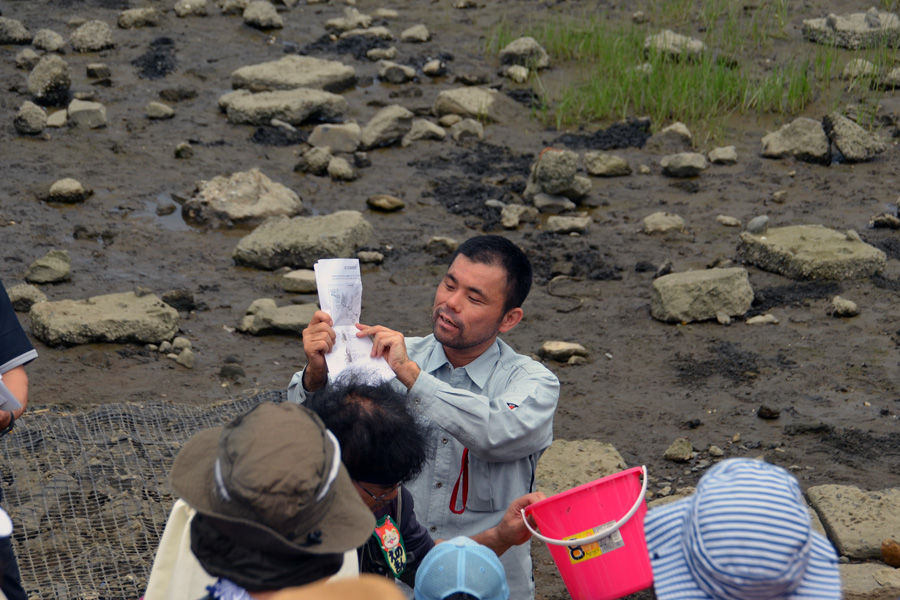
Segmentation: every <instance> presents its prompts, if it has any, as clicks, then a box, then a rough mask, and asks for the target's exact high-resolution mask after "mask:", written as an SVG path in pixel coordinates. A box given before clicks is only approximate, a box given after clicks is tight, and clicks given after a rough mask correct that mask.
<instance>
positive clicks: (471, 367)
mask: <svg viewBox="0 0 900 600" xmlns="http://www.w3.org/2000/svg"><path fill="white" fill-rule="evenodd" d="M499 359H500V344H499V343H498V341H497V340H496V339H495V340H494V343H493V344H491V345H490V346H489V347H488V349H487V350H485V351H484V352H482V353H481V356H479V357H478V358H476V359H475V360H473V361H472V362H470V363H469V364H467V365H466V366H464V367H460V369H462V370H463V371H464V372H465V373H466V375H468V376H469V379H471V380H472V383H474V384H475V385H477V386H478V388H479V389H482V390H483V389H484V386H485V385H487V382H488V378H489V377H490V376H491V373H492V372H493V370H494V367H495V366H496V365H497V361H498V360H499ZM444 365H447V367H448V368H449V369H450V370H451V371H453V370H454V369H453V365H451V364H450V360H449V359H448V358H447V354H446V353H445V352H444V346H443V345H442V344H435V345H434V351H433V352H432V353H431V355H430V356H429V357H428V360H426V361H425V364H424V365H423V368H424V369H425V372H426V373H429V374H434V372H435V371H437V370H438V369H440V368H441V367H443V366H444Z"/></svg>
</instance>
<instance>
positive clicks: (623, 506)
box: [523, 467, 653, 600]
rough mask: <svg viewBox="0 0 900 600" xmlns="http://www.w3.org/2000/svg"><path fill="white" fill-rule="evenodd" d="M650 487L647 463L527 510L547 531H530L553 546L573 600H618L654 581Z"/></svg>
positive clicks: (549, 499) (587, 484)
mask: <svg viewBox="0 0 900 600" xmlns="http://www.w3.org/2000/svg"><path fill="white" fill-rule="evenodd" d="M641 480H643V483H642V481H641ZM646 491H647V467H634V468H632V469H628V470H626V471H621V472H619V473H615V474H613V475H608V476H606V477H603V478H602V479H598V480H596V481H592V482H590V483H586V484H584V485H580V486H578V487H577V488H573V489H571V490H569V491H567V492H563V493H561V494H557V495H555V496H551V497H549V498H547V499H546V500H542V501H540V502H537V503H535V504H532V505H531V506H528V507H526V508H525V509H524V511H523V515H525V516H526V517H527V516H528V515H532V516H534V520H535V522H536V523H537V526H538V528H539V529H540V531H541V532H540V533H538V532H536V531H534V530H533V529H531V527H530V526H528V529H530V530H531V532H532V534H534V536H535V537H536V538H538V539H540V540H542V541H544V542H546V543H547V544H548V548H549V550H550V554H551V555H552V556H553V560H554V562H555V563H556V566H557V568H558V569H559V574H560V575H562V578H563V581H564V582H565V584H566V589H568V590H569V594H570V595H571V596H572V599H573V600H615V599H616V598H622V597H623V596H627V595H628V594H633V593H635V592H637V591H640V590H643V589H646V588H648V587H650V586H651V585H653V568H652V567H651V566H650V556H649V554H648V552H647V542H646V541H645V540H644V515H646V514H647V505H646V504H645V503H644V494H645V493H646ZM525 524H526V526H527V525H528V519H527V518H526V519H525Z"/></svg>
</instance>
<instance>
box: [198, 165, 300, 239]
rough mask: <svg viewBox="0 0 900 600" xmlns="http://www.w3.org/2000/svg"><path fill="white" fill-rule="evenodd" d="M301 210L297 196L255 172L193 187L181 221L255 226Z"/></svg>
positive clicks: (221, 178) (220, 178) (217, 179)
mask: <svg viewBox="0 0 900 600" xmlns="http://www.w3.org/2000/svg"><path fill="white" fill-rule="evenodd" d="M301 210H303V202H302V201H301V200H300V196H298V195H297V194H296V192H294V191H293V190H291V189H290V188H288V187H286V186H284V185H282V184H280V183H278V182H276V181H272V180H271V179H269V178H268V177H267V176H266V175H265V174H263V173H262V172H261V171H260V170H259V169H250V170H249V171H244V172H240V173H233V174H232V175H231V176H230V177H224V176H221V175H220V176H217V177H213V178H212V179H210V180H209V181H201V182H200V183H199V184H197V189H196V192H195V194H194V195H193V196H192V197H191V198H190V199H188V200H187V201H186V202H185V203H184V205H183V206H182V207H181V211H182V215H183V216H184V218H185V219H187V220H189V221H193V222H197V223H203V224H211V225H213V226H225V227H227V226H230V225H231V224H239V223H243V224H248V223H258V222H261V221H263V220H265V219H268V218H269V217H274V216H278V215H286V216H288V217H293V216H294V215H297V214H299V213H300V211H301Z"/></svg>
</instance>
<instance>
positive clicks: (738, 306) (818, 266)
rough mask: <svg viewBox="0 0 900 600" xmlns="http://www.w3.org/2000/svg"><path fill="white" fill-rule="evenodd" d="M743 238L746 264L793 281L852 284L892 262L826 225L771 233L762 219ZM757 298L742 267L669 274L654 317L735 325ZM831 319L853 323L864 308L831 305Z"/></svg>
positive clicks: (765, 319)
mask: <svg viewBox="0 0 900 600" xmlns="http://www.w3.org/2000/svg"><path fill="white" fill-rule="evenodd" d="M755 221H756V223H753V222H751V224H752V225H753V226H750V225H748V229H747V231H744V232H742V233H741V234H740V237H739V242H738V250H737V255H738V257H739V258H740V259H741V260H742V261H743V262H744V263H746V264H750V265H754V266H757V267H759V268H760V269H763V270H765V271H770V272H773V273H778V274H781V275H784V276H786V277H790V278H792V279H799V280H808V279H819V280H847V279H859V278H864V277H869V276H871V275H874V274H876V273H880V272H881V271H882V270H883V269H884V268H885V265H886V261H887V257H886V255H885V253H884V252H882V251H881V250H879V249H877V248H875V247H873V246H871V245H869V244H867V243H865V242H863V241H862V239H860V237H859V235H858V234H857V233H856V232H855V231H847V232H844V233H841V232H839V231H834V230H832V229H828V228H826V227H823V226H822V225H795V226H789V227H780V228H773V229H769V228H768V226H767V221H768V219H767V218H764V219H757V220H755ZM753 298H754V294H753V289H752V287H751V285H750V281H749V274H748V272H747V270H746V269H744V268H743V267H730V268H719V267H717V268H711V269H706V270H699V271H687V272H682V273H669V274H665V275H663V276H660V277H658V278H656V279H655V280H654V282H653V285H652V290H651V295H650V312H651V314H652V315H653V317H654V318H656V319H658V320H660V321H664V322H668V323H690V322H693V321H705V320H710V319H716V320H718V321H719V322H720V323H722V324H725V325H727V324H729V323H731V319H732V317H740V316H742V315H744V314H745V313H746V312H747V311H748V310H749V309H750V307H751V304H752V302H753ZM831 314H832V315H834V316H836V317H853V316H856V315H858V314H859V307H858V306H857V305H856V304H855V303H854V302H853V301H852V300H848V299H845V298H841V297H840V296H836V297H834V298H833V299H832V308H831ZM747 323H748V324H758V323H773V324H774V323H778V319H777V318H775V317H774V316H772V315H757V316H754V317H752V318H750V319H748V320H747Z"/></svg>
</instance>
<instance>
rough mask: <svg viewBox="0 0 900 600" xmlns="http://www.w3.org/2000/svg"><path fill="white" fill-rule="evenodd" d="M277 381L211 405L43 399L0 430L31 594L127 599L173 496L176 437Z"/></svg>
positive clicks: (147, 564)
mask: <svg viewBox="0 0 900 600" xmlns="http://www.w3.org/2000/svg"><path fill="white" fill-rule="evenodd" d="M284 398H285V396H284V392H283V391H268V392H262V393H260V394H257V395H255V396H252V397H250V398H245V399H240V400H234V401H231V402H227V403H223V404H218V405H215V406H212V407H209V406H206V407H203V406H176V405H172V404H163V403H141V404H107V405H103V406H100V407H98V408H95V409H93V410H91V411H89V412H83V413H70V412H65V411H62V410H57V409H50V410H47V411H46V412H43V413H41V414H39V415H29V416H28V418H23V419H20V420H19V421H17V422H16V428H15V429H14V430H13V432H12V433H11V434H10V435H7V436H5V437H4V438H2V440H0V456H2V464H0V482H2V483H0V486H2V490H3V507H4V508H5V509H6V510H7V512H9V514H10V517H12V521H13V527H14V529H13V540H14V546H15V549H16V554H17V555H18V560H19V568H20V570H21V572H22V582H23V584H24V586H25V589H26V591H28V595H29V599H30V600H131V599H136V598H139V597H140V596H141V595H142V594H143V593H144V590H145V589H146V587H147V578H148V577H149V575H150V568H151V567H152V565H153V559H154V556H155V553H156V548H157V545H158V543H159V538H160V536H161V535H162V531H163V528H164V527H165V523H166V518H167V517H168V514H169V511H170V510H171V508H172V504H173V503H174V501H175V499H174V497H173V496H172V492H171V490H170V489H169V485H168V479H167V477H168V473H169V468H170V467H171V466H172V461H173V460H174V459H175V455H176V454H178V451H179V449H180V448H181V446H182V444H183V443H184V442H185V441H187V440H188V438H190V437H191V436H192V435H193V434H195V433H197V432H198V431H200V430H202V429H206V428H209V427H216V426H219V425H224V424H225V423H227V422H228V421H230V420H231V419H233V418H234V417H236V416H237V415H239V414H242V413H244V412H246V411H247V410H249V409H250V408H251V407H253V406H255V405H256V404H259V403H260V402H265V401H275V402H281V401H283V400H284Z"/></svg>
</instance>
